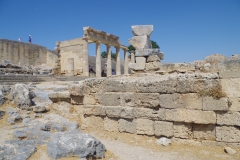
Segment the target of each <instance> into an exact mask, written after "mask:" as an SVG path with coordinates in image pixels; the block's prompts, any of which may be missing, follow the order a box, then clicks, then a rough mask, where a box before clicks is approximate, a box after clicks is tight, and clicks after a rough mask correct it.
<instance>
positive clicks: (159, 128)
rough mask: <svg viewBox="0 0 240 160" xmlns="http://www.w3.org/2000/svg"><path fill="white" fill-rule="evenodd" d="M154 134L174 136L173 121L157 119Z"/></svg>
mask: <svg viewBox="0 0 240 160" xmlns="http://www.w3.org/2000/svg"><path fill="white" fill-rule="evenodd" d="M154 134H155V135H156V136H166V137H173V123H172V122H166V121H155V122H154Z"/></svg>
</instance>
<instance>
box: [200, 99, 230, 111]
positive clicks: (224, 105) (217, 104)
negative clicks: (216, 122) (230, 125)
mask: <svg viewBox="0 0 240 160" xmlns="http://www.w3.org/2000/svg"><path fill="white" fill-rule="evenodd" d="M203 110H205V111H227V110H228V98H220V99H214V98H213V97H203Z"/></svg>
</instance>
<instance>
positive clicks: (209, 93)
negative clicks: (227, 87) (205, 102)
mask: <svg viewBox="0 0 240 160" xmlns="http://www.w3.org/2000/svg"><path fill="white" fill-rule="evenodd" d="M197 94H198V96H199V97H213V98H214V99H220V98H222V97H226V93H224V92H223V91H222V86H220V85H217V86H214V87H211V88H208V89H203V90H199V91H198V93H197Z"/></svg>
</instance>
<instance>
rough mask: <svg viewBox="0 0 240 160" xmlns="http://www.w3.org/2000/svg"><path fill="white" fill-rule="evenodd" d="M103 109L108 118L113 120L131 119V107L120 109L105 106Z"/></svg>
mask: <svg viewBox="0 0 240 160" xmlns="http://www.w3.org/2000/svg"><path fill="white" fill-rule="evenodd" d="M103 109H104V110H105V112H106V115H107V116H108V117H114V118H128V119H132V118H133V111H132V107H122V106H105V107H103Z"/></svg>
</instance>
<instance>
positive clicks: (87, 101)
mask: <svg viewBox="0 0 240 160" xmlns="http://www.w3.org/2000/svg"><path fill="white" fill-rule="evenodd" d="M96 103H97V102H96V99H95V98H94V97H93V96H92V95H86V96H84V97H83V104H85V105H95V104H96Z"/></svg>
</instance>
